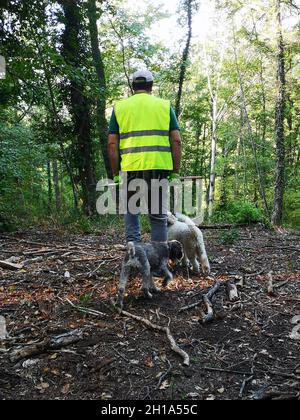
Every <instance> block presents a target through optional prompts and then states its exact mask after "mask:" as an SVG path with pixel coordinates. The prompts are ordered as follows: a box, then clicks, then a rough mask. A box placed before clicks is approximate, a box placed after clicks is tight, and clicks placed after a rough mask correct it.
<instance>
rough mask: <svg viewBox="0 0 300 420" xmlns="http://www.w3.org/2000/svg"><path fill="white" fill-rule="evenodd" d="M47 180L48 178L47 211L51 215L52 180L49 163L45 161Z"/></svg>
mask: <svg viewBox="0 0 300 420" xmlns="http://www.w3.org/2000/svg"><path fill="white" fill-rule="evenodd" d="M47 178H48V209H49V213H51V209H52V179H51V162H50V161H49V160H48V161H47Z"/></svg>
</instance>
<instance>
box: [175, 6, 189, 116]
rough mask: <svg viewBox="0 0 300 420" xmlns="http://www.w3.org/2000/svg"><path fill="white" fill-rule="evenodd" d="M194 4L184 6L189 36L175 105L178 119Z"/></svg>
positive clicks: (183, 56) (183, 55) (184, 51)
mask: <svg viewBox="0 0 300 420" xmlns="http://www.w3.org/2000/svg"><path fill="white" fill-rule="evenodd" d="M192 3H193V0H185V1H184V5H185V7H186V9H187V19H188V34H187V40H186V44H185V48H184V50H183V54H182V59H181V64H180V72H179V83H178V92H177V98H176V105H175V112H176V115H177V117H179V116H180V113H181V107H180V104H181V96H182V87H183V82H184V78H185V73H186V68H187V61H188V57H189V52H190V45H191V39H192V17H193V16H192V15H193V13H192Z"/></svg>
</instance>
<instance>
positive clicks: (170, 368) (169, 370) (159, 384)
mask: <svg viewBox="0 0 300 420" xmlns="http://www.w3.org/2000/svg"><path fill="white" fill-rule="evenodd" d="M166 360H167V362H168V365H169V368H168V370H167V371H166V372H165V373H162V374H161V376H160V377H159V381H158V384H157V387H156V389H159V388H160V386H161V384H162V383H163V381H164V379H166V377H167V376H168V375H169V374H170V372H171V370H172V365H171V363H170V361H169V360H168V359H166Z"/></svg>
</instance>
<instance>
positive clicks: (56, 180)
mask: <svg viewBox="0 0 300 420" xmlns="http://www.w3.org/2000/svg"><path fill="white" fill-rule="evenodd" d="M52 166H53V184H54V191H55V206H56V211H57V212H60V210H61V194H60V189H59V176H58V166H57V160H54V161H53V164H52Z"/></svg>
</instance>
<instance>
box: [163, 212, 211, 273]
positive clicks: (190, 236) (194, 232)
mask: <svg viewBox="0 0 300 420" xmlns="http://www.w3.org/2000/svg"><path fill="white" fill-rule="evenodd" d="M168 238H169V240H176V241H179V242H181V243H182V246H183V251H184V260H183V261H184V263H185V264H186V265H187V266H189V263H191V264H192V266H193V270H194V271H195V272H197V273H199V272H200V267H199V261H200V263H201V267H202V271H203V273H204V274H205V275H208V274H209V273H210V265H209V261H208V258H207V254H206V250H205V245H204V240H203V235H202V232H201V230H200V229H199V228H198V227H197V226H196V225H195V223H194V222H193V221H192V220H191V219H190V218H189V217H187V216H184V215H183V214H180V213H176V216H174V215H173V214H172V213H170V212H168Z"/></svg>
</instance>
